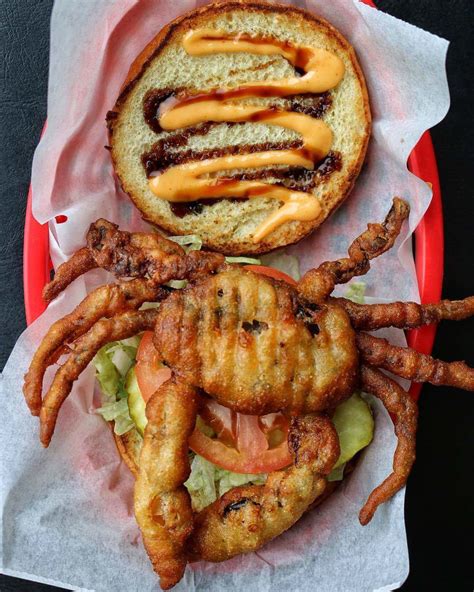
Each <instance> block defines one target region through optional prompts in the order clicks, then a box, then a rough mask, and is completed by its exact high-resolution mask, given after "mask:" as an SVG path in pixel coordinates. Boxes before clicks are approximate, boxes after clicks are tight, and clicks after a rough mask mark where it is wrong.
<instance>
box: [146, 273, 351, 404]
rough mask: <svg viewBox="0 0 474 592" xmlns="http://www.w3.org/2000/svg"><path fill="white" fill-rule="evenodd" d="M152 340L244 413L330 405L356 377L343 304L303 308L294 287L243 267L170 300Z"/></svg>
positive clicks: (187, 374) (179, 368)
mask: <svg viewBox="0 0 474 592" xmlns="http://www.w3.org/2000/svg"><path fill="white" fill-rule="evenodd" d="M154 343H155V346H156V348H157V350H158V351H159V352H160V354H161V356H162V358H163V360H164V361H165V362H166V363H167V364H168V365H169V366H170V367H171V368H172V369H173V371H174V372H175V373H176V374H177V375H178V376H180V377H181V378H182V379H183V380H184V381H186V382H187V383H188V384H191V385H193V386H195V387H199V388H202V389H204V390H205V391H206V393H208V394H209V395H211V396H212V397H214V398H215V399H216V400H217V401H218V402H219V403H221V404H222V405H225V406H227V407H230V408H232V409H234V410H235V411H239V412H241V413H247V414H254V415H263V414H265V413H271V412H276V411H286V412H288V413H290V414H292V415H297V414H301V413H311V412H315V411H321V410H325V409H329V408H332V407H334V406H336V405H337V404H338V403H339V402H340V401H342V400H344V399H345V398H347V396H349V395H348V393H351V392H352V391H353V390H354V388H355V386H356V383H357V366H358V357H357V351H356V347H355V334H354V331H353V329H352V327H351V325H350V322H349V319H348V317H347V315H346V313H345V312H344V310H343V309H342V308H341V307H339V306H334V305H330V304H328V305H326V304H324V305H321V306H311V307H309V308H308V307H305V306H304V305H302V304H300V303H299V301H298V297H297V293H296V291H295V290H294V289H293V288H291V287H290V286H287V285H285V284H283V283H281V282H275V281H273V280H271V279H269V278H267V277H264V276H261V275H257V274H255V273H253V272H251V271H246V270H243V269H241V268H238V267H234V268H231V269H228V270H227V271H223V272H220V273H218V274H216V275H213V276H209V277H207V278H206V279H205V280H203V281H202V282H199V283H197V284H195V285H192V286H189V287H187V288H185V289H184V290H178V291H176V292H175V293H174V294H172V295H171V296H170V297H169V298H168V299H167V300H165V302H163V304H162V305H161V307H160V312H159V314H158V318H157V323H156V327H155V335H154Z"/></svg>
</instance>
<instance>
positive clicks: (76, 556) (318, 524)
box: [0, 0, 449, 592]
mask: <svg viewBox="0 0 474 592" xmlns="http://www.w3.org/2000/svg"><path fill="white" fill-rule="evenodd" d="M198 4H203V2H198ZM297 4H298V5H299V6H302V7H307V8H308V9H309V10H311V11H314V12H315V13H316V14H320V15H321V16H324V17H326V18H327V19H328V20H329V21H331V22H332V23H333V24H334V25H335V26H336V27H337V28H339V29H340V30H341V31H342V33H343V34H344V35H346V37H347V38H348V39H349V41H350V42H351V43H352V44H353V45H354V47H355V48H356V51H357V54H358V57H359V59H360V61H361V64H362V67H363V70H364V72H365V75H366V78H367V82H368V86H369V93H370V99H371V107H372V112H373V116H374V124H373V137H372V140H371V143H370V148H369V153H368V159H367V165H366V166H365V167H364V170H363V172H362V174H361V176H360V178H359V180H358V182H357V184H356V188H355V190H354V192H353V194H352V195H351V197H350V198H349V200H348V201H347V202H346V204H345V205H344V206H343V207H342V208H341V209H340V210H339V211H338V212H337V213H336V214H335V215H334V216H333V217H332V218H331V219H330V220H329V221H327V222H326V223H325V224H324V225H323V227H322V228H321V229H320V230H319V231H318V232H316V233H315V234H314V235H313V236H310V237H308V238H307V239H305V240H304V241H302V242H301V243H300V244H299V245H297V246H295V247H292V248H291V249H289V251H290V252H292V253H294V254H296V255H298V257H299V258H300V261H301V266H302V269H303V271H304V270H305V269H307V268H309V267H312V266H315V265H317V264H318V263H319V262H321V261H322V260H327V259H332V258H336V257H340V256H342V255H344V254H345V253H346V250H347V246H348V245H349V243H350V242H351V240H352V239H353V238H354V237H355V236H357V235H358V234H359V233H360V232H361V231H362V230H363V229H364V228H365V226H366V224H367V222H369V221H378V220H382V219H383V217H384V215H385V214H386V212H387V211H388V209H389V207H390V202H391V199H392V196H393V195H396V194H398V195H400V196H402V197H403V198H405V199H407V200H408V201H409V202H410V205H411V208H412V212H411V216H410V223H409V228H407V229H406V230H405V231H404V236H403V237H401V239H400V240H399V241H398V243H397V246H396V248H394V249H393V250H392V251H391V252H390V253H387V254H385V255H384V256H383V257H382V258H381V259H380V260H377V261H375V262H374V264H373V266H372V270H371V271H370V273H369V274H368V275H367V276H366V278H365V280H366V281H367V285H368V293H369V294H370V295H377V297H378V298H389V299H417V297H418V291H417V284H416V277H415V273H414V263H413V257H412V253H411V241H409V240H407V239H408V238H409V237H410V236H411V233H412V232H413V230H414V229H415V228H416V226H417V224H418V222H419V221H420V219H421V217H422V215H423V213H424V212H425V210H426V208H427V206H428V204H429V201H430V197H431V194H430V190H429V188H428V187H427V186H426V185H425V184H424V183H423V182H421V181H420V180H418V179H417V178H416V177H414V176H413V175H412V174H410V173H409V172H408V171H407V169H406V160H407V157H408V155H409V153H410V152H411V150H412V148H413V147H414V145H415V144H416V142H417V141H418V139H419V137H420V136H421V134H422V133H423V132H424V131H425V130H426V129H428V128H429V127H431V126H433V125H434V124H436V123H437V122H438V121H440V120H441V119H442V118H443V117H444V115H445V114H446V111H447V109H448V106H449V95H448V89H447V81H446V74H445V56H446V51H447V42H446V41H444V40H443V39H440V38H438V37H435V36H433V35H430V34H429V33H426V32H424V31H421V30H420V29H417V28H415V27H413V26H411V25H409V24H407V23H404V22H402V21H399V20H397V19H394V18H392V17H390V16H388V15H386V14H383V13H381V12H377V11H376V10H374V9H371V8H368V7H367V6H364V5H361V4H358V3H353V2H351V0H333V1H332V2H326V1H323V0H320V1H314V0H308V1H307V2H306V3H305V2H298V3H297ZM194 6H195V2H193V1H191V0H181V1H179V2H178V1H174V2H172V1H166V0H162V1H160V2H157V1H155V0H141V1H140V2H137V1H132V0H121V1H120V2H118V1H117V2H112V1H105V0H82V1H76V2H70V1H69V0H56V3H55V6H54V10H53V16H52V26H51V60H50V80H49V92H48V127H47V130H46V133H45V134H44V137H43V139H42V140H41V142H40V144H39V146H38V149H37V151H36V154H35V158H34V163H33V175H32V183H33V211H34V215H35V217H36V218H37V219H38V220H39V221H40V222H47V221H49V222H50V230H51V232H50V243H51V253H52V258H53V261H54V263H55V264H56V265H57V264H59V263H60V262H62V261H64V260H65V259H66V258H67V257H69V256H70V255H71V254H72V253H73V252H74V250H75V249H77V248H78V247H80V246H81V245H82V244H83V242H84V236H85V232H86V229H87V228H88V225H89V224H90V222H92V221H93V220H95V219H96V218H97V217H99V216H101V217H105V218H108V219H110V220H112V221H114V222H117V223H120V224H121V225H122V226H123V227H124V228H128V229H139V228H144V223H143V222H142V221H141V220H140V218H139V215H138V213H137V212H136V211H135V210H134V209H133V208H132V206H131V204H130V202H129V200H128V198H126V197H125V196H124V195H123V194H122V193H121V192H120V190H119V189H118V186H117V184H116V181H115V180H114V176H113V172H112V166H111V162H110V158H109V155H108V153H107V152H106V151H105V150H104V148H103V147H104V145H105V144H106V143H107V136H106V130H105V125H104V117H105V113H106V111H107V110H108V109H110V108H111V106H112V105H113V104H114V101H115V98H116V95H117V92H118V89H119V87H120V84H121V82H122V80H123V79H124V77H125V74H126V72H127V69H128V66H129V64H130V63H131V62H132V60H133V59H134V58H135V56H136V55H137V54H138V53H139V51H140V50H141V49H142V47H143V45H144V44H145V43H146V42H147V41H148V40H150V39H151V38H152V37H153V36H154V35H155V34H156V33H157V31H158V30H159V29H160V28H161V27H162V26H163V25H164V24H166V23H167V22H168V21H170V20H171V19H173V18H174V17H176V16H177V15H178V14H180V13H182V12H184V11H185V10H188V9H192V8H194ZM58 214H65V215H66V216H67V217H68V220H67V222H65V223H64V224H56V223H55V222H54V217H55V216H56V215H58ZM401 278H403V280H402V281H401ZM108 279H110V278H109V277H108V276H107V274H105V273H104V272H99V271H94V272H91V273H89V274H87V276H86V277H83V278H80V279H78V280H77V281H76V282H74V283H73V284H72V285H71V286H69V287H68V289H67V290H66V292H65V293H64V294H62V295H61V296H60V297H59V298H58V299H57V300H56V301H55V302H54V303H52V304H51V305H50V306H49V308H48V310H47V311H46V312H45V313H44V314H43V315H42V316H41V317H40V318H39V319H38V320H37V321H35V322H34V323H33V324H32V325H31V326H30V327H29V328H28V329H27V330H26V331H25V332H24V333H23V334H22V336H21V337H20V338H19V340H18V342H17V344H16V346H15V348H14V350H13V352H12V354H11V356H10V359H9V360H8V362H7V365H6V367H5V369H4V372H3V375H2V378H1V383H0V384H1V397H2V402H1V405H2V410H3V418H4V421H3V425H2V431H1V434H0V455H1V460H2V462H1V467H0V470H1V473H0V477H1V489H0V493H1V500H0V501H1V508H2V520H3V528H2V536H3V539H2V552H3V558H2V564H3V568H4V572H5V573H7V574H9V575H14V576H18V577H27V578H30V579H33V580H36V581H41V582H47V583H51V584H54V585H60V586H64V587H67V588H74V590H95V591H97V592H99V591H100V592H114V591H117V592H119V591H120V592H122V591H123V590H127V592H134V591H137V592H138V591H140V592H148V591H152V590H159V586H158V582H157V578H156V576H155V575H154V574H153V572H152V570H151V566H150V564H149V562H148V559H147V557H146V554H145V552H144V550H143V547H142V544H141V540H140V536H139V531H138V528H137V525H136V523H135V520H134V518H133V509H132V488H133V480H132V477H131V475H130V474H129V473H128V470H127V469H126V467H125V466H124V465H123V463H121V462H120V460H119V458H118V455H117V451H116V449H115V446H114V443H113V439H112V437H111V435H110V432H109V429H108V428H107V426H106V425H105V424H104V422H103V421H102V419H101V418H100V417H98V416H97V415H95V414H94V413H93V393H94V377H93V370H92V369H91V368H89V369H88V370H87V371H86V372H84V374H83V375H82V376H81V378H80V380H78V382H77V383H76V385H75V387H74V391H73V394H72V395H71V396H70V397H69V399H68V400H67V402H66V403H65V405H64V407H63V410H62V411H61V414H60V417H59V421H58V427H57V429H56V433H55V435H54V438H53V441H52V444H51V446H50V447H49V449H48V450H43V449H42V448H41V446H40V445H39V442H38V422H37V419H36V418H32V417H31V416H30V415H29V414H28V412H27V409H26V406H25V404H24V402H23V399H22V395H21V386H22V377H23V374H24V372H25V371H26V368H27V365H28V362H29V360H30V358H31V355H32V352H33V351H34V349H35V347H36V346H37V345H38V343H39V340H40V338H41V337H42V335H43V334H44V333H45V331H46V330H47V328H48V327H49V326H50V325H51V323H52V322H53V321H54V320H56V319H57V318H58V317H60V316H62V315H64V314H65V313H67V312H69V311H70V310H71V309H72V307H73V306H74V305H76V304H77V303H78V302H79V301H80V300H81V299H82V298H83V297H84V296H85V294H86V293H87V291H89V290H90V289H92V288H93V287H94V286H96V285H98V284H101V283H104V282H105V281H107V280H108ZM389 335H390V336H391V338H392V340H394V341H398V342H399V343H400V342H403V336H402V335H401V333H400V332H396V331H393V332H391V333H389ZM50 378H51V374H50V373H49V374H48V379H49V380H50ZM374 413H375V419H376V432H375V438H374V442H373V444H372V445H371V446H370V447H369V448H368V449H367V450H366V451H365V452H364V453H363V455H362V458H361V460H360V462H359V463H358V465H357V468H356V470H355V471H354V473H353V474H352V475H351V476H350V477H349V478H348V479H347V481H345V482H344V483H343V485H342V486H341V487H340V488H339V489H338V490H337V492H336V493H335V494H334V495H332V496H331V497H330V498H329V499H328V500H327V501H326V502H325V503H324V504H323V505H322V506H321V507H319V508H318V509H316V510H315V511H313V512H311V513H310V514H309V515H307V516H305V517H304V518H303V519H302V520H300V521H299V522H298V524H296V525H295V526H294V527H293V528H292V529H291V530H290V531H288V532H286V533H285V534H283V535H282V536H280V537H278V538H277V539H276V540H274V541H273V542H272V543H270V544H269V545H267V546H265V547H264V548H263V549H261V550H260V551H259V552H258V553H253V554H250V555H246V556H241V557H236V558H235V559H232V560H230V561H228V562H225V563H222V564H206V563H198V564H195V565H193V566H190V567H188V569H187V570H186V574H185V577H184V579H183V581H182V582H181V583H180V584H178V586H177V587H176V590H190V591H194V590H202V591H204V590H205V591H206V592H212V591H216V592H217V591H221V590H241V589H246V590H248V591H249V592H250V591H258V592H264V591H266V590H268V591H269V590H274V589H285V588H291V590H294V591H295V592H296V591H298V592H303V591H306V590H308V591H309V590H314V589H317V590H318V591H319V592H329V591H334V592H335V591H341V592H348V591H355V590H357V591H372V590H390V589H394V588H397V587H398V586H399V585H400V584H401V583H402V582H403V581H404V579H405V578H406V576H407V573H408V555H407V544H406V535H405V526H404V519H403V502H404V492H403V491H401V492H399V493H398V494H397V495H396V496H395V497H394V498H393V500H392V501H391V502H390V503H388V504H385V505H384V506H382V507H381V508H380V509H379V510H378V512H377V514H376V515H375V518H374V519H373V521H372V522H371V523H370V524H369V525H368V526H367V527H364V528H363V527H361V526H360V525H359V523H358V520H357V515H358V511H359V509H360V508H361V506H362V504H363V503H364V501H365V499H366V498H367V495H368V494H369V492H370V491H371V490H372V489H373V488H374V487H375V486H376V485H377V484H378V483H380V482H381V481H382V480H383V479H384V477H385V476H386V475H388V474H389V472H390V470H391V463H392V455H393V451H394V448H395V437H394V434H393V426H392V423H391V420H390V418H389V416H388V414H387V413H386V412H385V411H384V410H383V409H382V408H381V406H380V405H379V404H378V403H377V401H375V402H374Z"/></svg>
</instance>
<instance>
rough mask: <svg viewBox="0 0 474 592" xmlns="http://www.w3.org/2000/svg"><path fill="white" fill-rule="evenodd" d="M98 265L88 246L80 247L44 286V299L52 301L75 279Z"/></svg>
mask: <svg viewBox="0 0 474 592" xmlns="http://www.w3.org/2000/svg"><path fill="white" fill-rule="evenodd" d="M96 267H97V263H96V262H95V259H94V257H93V256H92V254H91V252H90V251H89V249H88V248H87V247H83V248H82V249H79V251H76V253H74V255H73V256H72V257H71V258H70V259H69V261H66V262H65V263H62V264H61V265H60V266H59V267H58V269H57V270H56V273H55V275H54V279H53V280H52V281H51V282H49V284H46V286H45V287H44V288H43V298H44V300H46V302H51V300H54V299H55V298H56V296H58V295H59V294H60V293H61V292H62V291H63V290H64V289H65V288H66V287H67V286H69V284H70V283H72V282H73V281H74V280H75V279H77V278H78V277H79V276H81V275H83V274H84V273H86V272H87V271H90V270H91V269H95V268H96Z"/></svg>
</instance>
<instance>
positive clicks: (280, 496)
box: [189, 415, 339, 561]
mask: <svg viewBox="0 0 474 592" xmlns="http://www.w3.org/2000/svg"><path fill="white" fill-rule="evenodd" d="M288 445H289V448H290V452H291V455H292V457H293V462H294V464H293V465H292V466H291V467H289V468H288V469H285V470H283V471H274V472H273V473H270V475H269V476H268V478H267V482H266V483H265V485H251V486H244V487H235V488H234V489H232V490H230V491H229V492H227V493H225V494H224V495H223V496H222V497H221V498H220V499H218V500H217V501H215V502H214V503H213V504H211V505H210V506H207V507H206V508H204V509H203V510H201V512H199V514H197V516H196V518H195V526H194V532H193V534H192V536H191V537H190V539H189V548H190V557H191V558H192V559H193V560H197V559H204V560H206V561H225V560H226V559H230V558H231V557H234V556H235V555H238V554H240V553H249V552H250V551H256V550H257V549H260V547H262V546H263V545H265V544H266V543H268V542H269V541H271V540H272V539H273V538H275V537H276V536H278V535H280V534H281V533H282V532H284V531H285V530H287V529H288V528H290V527H291V526H293V524H294V523H295V522H297V521H298V520H299V519H300V518H301V516H302V515H303V513H304V512H305V511H306V509H307V508H308V506H310V505H311V504H312V503H313V502H314V500H315V499H316V498H317V497H318V496H320V495H321V494H322V493H323V491H324V489H325V487H326V476H327V475H328V474H329V473H330V472H331V470H332V468H333V466H334V464H335V463H336V461H337V459H338V457H339V439H338V436H337V432H336V430H335V428H334V426H333V424H332V422H331V421H330V420H329V419H328V418H327V417H325V416H323V415H306V416H300V417H295V418H293V419H292V421H291V427H290V432H289V434H288Z"/></svg>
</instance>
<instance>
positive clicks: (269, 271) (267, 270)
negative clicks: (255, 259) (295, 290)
mask: <svg viewBox="0 0 474 592" xmlns="http://www.w3.org/2000/svg"><path fill="white" fill-rule="evenodd" d="M245 269H250V271H253V272H255V273H260V274H261V275H266V276H268V277H271V278H273V279H274V280H280V281H282V282H286V283H287V284H290V285H291V286H296V284H297V282H296V281H295V280H294V279H293V278H292V277H290V276H289V275H288V274H286V273H283V271H279V270H278V269H274V268H273V267H267V266H266V265H246V266H245Z"/></svg>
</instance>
